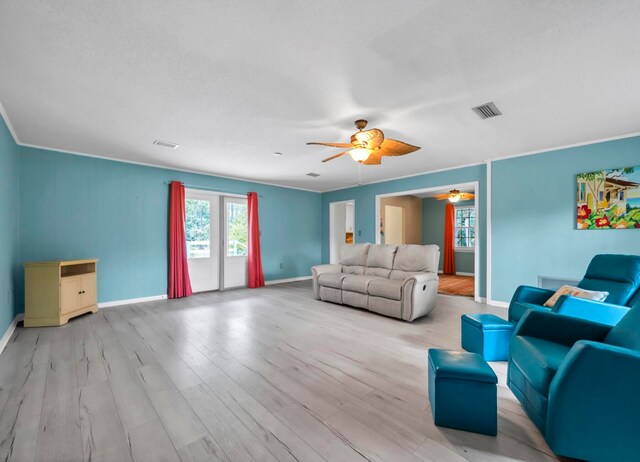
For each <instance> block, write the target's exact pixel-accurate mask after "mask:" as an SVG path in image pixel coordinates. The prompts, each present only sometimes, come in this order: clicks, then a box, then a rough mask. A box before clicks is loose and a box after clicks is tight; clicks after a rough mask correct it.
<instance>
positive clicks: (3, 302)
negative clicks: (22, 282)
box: [0, 117, 20, 336]
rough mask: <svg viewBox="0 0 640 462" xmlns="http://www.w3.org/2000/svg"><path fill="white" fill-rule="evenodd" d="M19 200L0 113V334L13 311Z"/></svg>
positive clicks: (12, 151) (12, 149) (14, 150)
mask: <svg viewBox="0 0 640 462" xmlns="http://www.w3.org/2000/svg"><path fill="white" fill-rule="evenodd" d="M19 201H20V190H19V177H18V146H17V145H16V144H15V142H14V140H13V136H12V135H11V133H10V132H9V129H8V128H7V126H6V124H5V123H4V119H3V118H2V117H0V336H2V334H3V333H4V332H5V331H6V330H7V327H9V325H10V324H11V321H13V318H14V317H15V315H16V310H15V303H14V300H15V291H16V284H17V283H16V279H17V274H18V268H19V267H18V265H19V255H18V249H19V246H18V239H19V221H18V207H19Z"/></svg>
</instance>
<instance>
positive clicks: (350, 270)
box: [342, 265, 364, 274]
mask: <svg viewBox="0 0 640 462" xmlns="http://www.w3.org/2000/svg"><path fill="white" fill-rule="evenodd" d="M342 272H343V273H346V274H364V266H359V265H353V266H348V265H342Z"/></svg>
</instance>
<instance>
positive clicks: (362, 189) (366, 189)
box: [322, 165, 487, 297]
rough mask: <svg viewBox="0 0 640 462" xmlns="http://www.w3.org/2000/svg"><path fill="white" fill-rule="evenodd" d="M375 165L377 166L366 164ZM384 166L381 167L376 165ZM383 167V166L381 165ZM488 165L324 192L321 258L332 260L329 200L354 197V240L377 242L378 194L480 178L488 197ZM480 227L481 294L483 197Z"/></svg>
mask: <svg viewBox="0 0 640 462" xmlns="http://www.w3.org/2000/svg"><path fill="white" fill-rule="evenodd" d="M364 168H376V167H364ZM377 168H381V167H377ZM382 168H383V167H382ZM486 172H487V171H486V165H476V166H472V167H464V168H459V169H455V170H446V171H443V172H436V173H427V174H424V175H418V176H413V177H409V178H402V179H399V180H391V181H385V182H381V183H373V184H368V185H363V186H356V187H353V188H348V189H340V190H338V191H331V192H327V193H323V194H322V261H323V262H325V263H326V262H328V261H329V203H331V202H336V201H343V200H348V199H354V200H355V203H356V205H355V215H356V223H355V224H356V227H355V236H354V239H355V242H375V239H376V236H375V231H376V226H377V224H376V218H375V209H376V204H375V201H376V195H378V194H387V193H394V192H402V191H412V190H417V189H425V188H433V187H436V186H448V185H452V184H462V183H469V182H473V181H477V182H478V183H479V189H480V190H479V193H480V194H479V197H480V198H483V197H486V176H487V175H486ZM478 205H479V212H478V213H479V216H478V219H479V227H480V242H479V247H480V274H479V275H476V276H477V277H479V282H480V296H481V297H484V296H485V287H486V281H485V270H484V268H486V258H485V256H486V243H487V241H486V211H487V209H486V202H485V201H482V200H480V201H479V202H478Z"/></svg>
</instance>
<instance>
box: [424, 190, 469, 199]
mask: <svg viewBox="0 0 640 462" xmlns="http://www.w3.org/2000/svg"><path fill="white" fill-rule="evenodd" d="M433 197H435V198H436V199H438V200H439V201H443V200H446V199H449V202H458V201H467V200H470V199H473V198H474V197H475V194H473V193H465V192H460V190H459V189H452V190H451V191H449V192H448V193H443V194H436V195H435V196H433Z"/></svg>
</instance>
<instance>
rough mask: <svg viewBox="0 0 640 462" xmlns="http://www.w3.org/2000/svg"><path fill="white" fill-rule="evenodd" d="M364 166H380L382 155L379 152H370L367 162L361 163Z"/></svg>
mask: <svg viewBox="0 0 640 462" xmlns="http://www.w3.org/2000/svg"><path fill="white" fill-rule="evenodd" d="M362 163H363V164H364V165H380V164H381V163H382V155H381V154H380V151H375V152H372V153H371V155H370V156H369V157H367V160H365V161H363V162H362Z"/></svg>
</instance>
